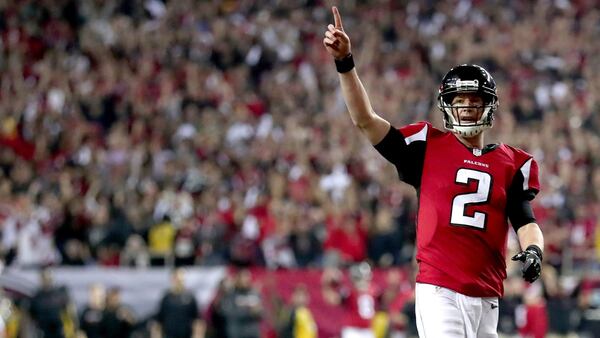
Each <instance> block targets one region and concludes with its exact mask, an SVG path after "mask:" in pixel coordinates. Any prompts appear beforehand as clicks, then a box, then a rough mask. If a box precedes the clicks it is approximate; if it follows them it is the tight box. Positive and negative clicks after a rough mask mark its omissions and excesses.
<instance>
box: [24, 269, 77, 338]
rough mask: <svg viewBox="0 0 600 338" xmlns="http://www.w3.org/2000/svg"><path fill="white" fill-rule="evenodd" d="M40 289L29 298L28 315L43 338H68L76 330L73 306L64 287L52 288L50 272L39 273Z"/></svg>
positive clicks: (46, 270) (45, 270) (42, 271)
mask: <svg viewBox="0 0 600 338" xmlns="http://www.w3.org/2000/svg"><path fill="white" fill-rule="evenodd" d="M40 282H41V286H40V289H39V290H38V291H37V292H36V294H35V295H34V296H33V297H32V298H31V303H30V305H29V313H30V315H31V318H32V319H33V320H34V322H35V324H36V326H37V328H38V330H40V331H41V332H43V336H44V337H49V338H69V337H73V336H74V334H75V330H76V329H77V324H78V323H77V317H76V312H75V307H74V305H73V304H72V303H71V302H70V299H69V295H68V293H67V290H66V289H65V287H62V286H54V285H53V282H52V275H51V272H50V270H48V269H44V270H41V272H40Z"/></svg>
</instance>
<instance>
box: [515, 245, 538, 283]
mask: <svg viewBox="0 0 600 338" xmlns="http://www.w3.org/2000/svg"><path fill="white" fill-rule="evenodd" d="M512 260H513V261H521V262H523V266H522V267H521V273H522V274H523V279H525V280H526V281H528V282H529V283H533V282H535V281H536V280H537V279H538V278H540V275H541V274H542V252H541V250H540V249H539V248H538V247H537V246H534V245H530V246H528V247H527V249H525V251H521V252H519V253H518V254H516V255H514V256H513V258H512Z"/></svg>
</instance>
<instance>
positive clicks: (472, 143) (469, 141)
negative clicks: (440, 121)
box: [455, 133, 483, 149]
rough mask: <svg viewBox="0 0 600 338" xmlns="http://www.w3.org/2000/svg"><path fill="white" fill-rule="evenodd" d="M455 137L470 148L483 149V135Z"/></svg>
mask: <svg viewBox="0 0 600 338" xmlns="http://www.w3.org/2000/svg"><path fill="white" fill-rule="evenodd" d="M455 136H456V138H457V139H458V140H459V141H460V142H461V143H462V144H464V145H466V146H467V147H469V148H477V149H483V133H480V134H477V135H475V136H472V137H465V136H461V135H456V134H455Z"/></svg>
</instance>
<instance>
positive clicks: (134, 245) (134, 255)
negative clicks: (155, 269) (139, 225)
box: [121, 235, 150, 268]
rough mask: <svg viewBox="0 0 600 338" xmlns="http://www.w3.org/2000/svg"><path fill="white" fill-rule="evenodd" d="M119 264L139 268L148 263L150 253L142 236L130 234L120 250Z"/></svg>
mask: <svg viewBox="0 0 600 338" xmlns="http://www.w3.org/2000/svg"><path fill="white" fill-rule="evenodd" d="M121 265H123V266H129V267H139V268H144V267H147V266H149V265H150V254H149V253H148V248H147V247H146V242H144V239H143V238H142V236H140V235H132V236H130V237H129V238H128V239H127V243H126V244H125V248H123V251H122V252H121Z"/></svg>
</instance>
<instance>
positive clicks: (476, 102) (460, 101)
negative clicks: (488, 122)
mask: <svg viewBox="0 0 600 338" xmlns="http://www.w3.org/2000/svg"><path fill="white" fill-rule="evenodd" d="M483 106H484V102H483V99H482V98H481V96H479V95H477V94H457V95H456V96H455V97H454V99H452V107H453V109H452V114H454V118H455V119H456V120H457V121H459V122H460V124H461V125H469V124H475V123H477V121H479V119H480V118H481V115H482V114H483Z"/></svg>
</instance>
